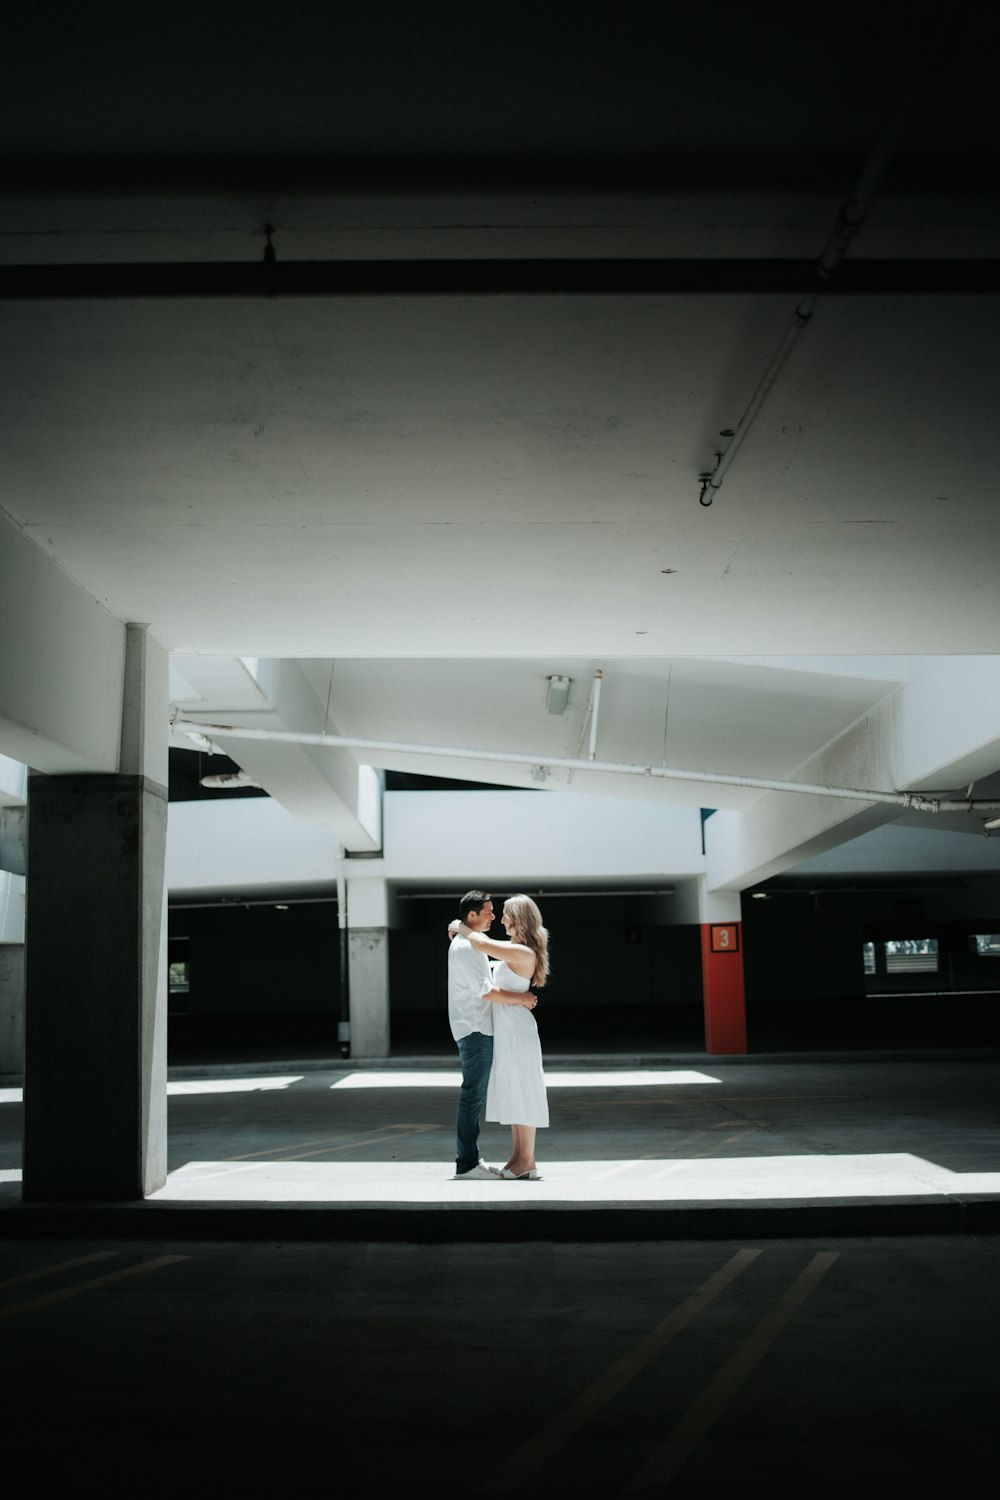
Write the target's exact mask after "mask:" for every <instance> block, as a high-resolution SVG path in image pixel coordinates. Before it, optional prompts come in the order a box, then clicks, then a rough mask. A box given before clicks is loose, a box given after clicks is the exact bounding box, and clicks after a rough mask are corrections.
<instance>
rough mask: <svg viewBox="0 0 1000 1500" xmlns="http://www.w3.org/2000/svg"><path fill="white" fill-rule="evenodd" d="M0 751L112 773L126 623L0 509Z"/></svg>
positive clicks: (59, 768) (57, 766)
mask: <svg viewBox="0 0 1000 1500" xmlns="http://www.w3.org/2000/svg"><path fill="white" fill-rule="evenodd" d="M0 641H2V642H3V651H2V652H0V755H3V756H7V757H12V758H13V759H15V760H17V761H21V762H23V763H24V764H25V765H28V766H31V767H32V769H34V770H36V771H46V772H48V773H49V774H51V775H54V774H57V773H59V772H74V771H116V770H117V769H118V760H119V749H120V745H119V740H120V733H121V703H122V681H123V674H124V663H125V626H124V625H123V624H122V622H121V621H120V620H116V619H115V618H114V616H113V615H110V614H109V613H108V612H107V610H106V609H104V608H103V606H102V605H101V604H99V603H98V602H97V600H96V599H92V598H91V597H90V595H89V594H87V593H86V592H85V591H84V590H83V589H81V588H80V587H79V586H78V585H77V584H75V583H74V582H73V580H72V579H71V578H70V577H68V575H67V574H66V573H64V572H63V571H62V569H61V568H58V567H57V566H56V565H55V563H53V562H52V561H51V559H50V558H48V557H46V556H45V554H44V553H43V552H41V551H39V549H38V548H37V547H36V546H35V545H34V544H33V543H32V542H29V541H27V540H26V539H25V538H24V537H23V536H22V535H21V533H20V532H19V531H17V530H16V529H15V528H14V527H13V526H11V524H10V523H9V522H8V521H6V520H4V518H3V517H2V516H0Z"/></svg>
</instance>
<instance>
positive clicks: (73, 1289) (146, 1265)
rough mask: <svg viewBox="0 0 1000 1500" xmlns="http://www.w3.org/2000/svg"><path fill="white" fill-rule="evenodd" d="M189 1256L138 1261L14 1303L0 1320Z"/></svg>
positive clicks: (2, 1312) (139, 1274)
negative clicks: (87, 1279)
mask: <svg viewBox="0 0 1000 1500" xmlns="http://www.w3.org/2000/svg"><path fill="white" fill-rule="evenodd" d="M190 1259H191V1257H190V1255H160V1256H158V1257H157V1258H156V1260H144V1261H140V1262H139V1264H138V1265H137V1266H127V1267H126V1268H125V1270H124V1271H109V1272H108V1274H107V1276H94V1277H92V1278H91V1279H90V1281H78V1282H77V1284H76V1285H75V1286H68V1287H63V1289H62V1290H61V1291H58V1292H46V1293H45V1295H44V1296H42V1297H33V1298H32V1299H31V1301H30V1302H15V1303H14V1304H13V1306H11V1307H5V1308H3V1309H2V1310H0V1319H4V1318H12V1317H13V1316H14V1314H15V1313H25V1312H34V1310H35V1309H36V1308H38V1307H47V1306H48V1305H49V1304H50V1303H51V1302H64V1301H65V1300H66V1298H67V1297H79V1296H80V1294H81V1293H82V1292H92V1291H94V1290H95V1289H96V1288H97V1287H99V1286H109V1285H110V1283H111V1282H112V1281H124V1279H125V1277H126V1276H141V1275H143V1273H144V1272H146V1271H156V1270H158V1269H159V1268H160V1266H172V1265H174V1264H175V1263H176V1262H177V1261H179V1260H190Z"/></svg>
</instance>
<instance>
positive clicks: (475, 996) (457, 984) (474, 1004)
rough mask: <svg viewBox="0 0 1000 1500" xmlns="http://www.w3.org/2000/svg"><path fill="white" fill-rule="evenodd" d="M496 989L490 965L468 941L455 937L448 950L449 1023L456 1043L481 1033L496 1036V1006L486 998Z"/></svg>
mask: <svg viewBox="0 0 1000 1500" xmlns="http://www.w3.org/2000/svg"><path fill="white" fill-rule="evenodd" d="M492 988H493V978H492V976H491V974H490V962H489V959H488V958H487V957H486V954H485V953H480V951H479V949H478V948H474V947H473V946H472V944H471V943H470V942H469V939H468V938H463V937H456V938H452V940H451V945H450V947H449V949H448V1020H449V1022H450V1023H451V1034H452V1036H453V1037H454V1038H455V1040H456V1042H457V1041H458V1040H459V1038H460V1037H463V1036H471V1035H472V1033H473V1032H474V1031H481V1032H482V1033H483V1035H484V1036H492V1035H493V1006H492V1005H491V1004H490V1002H489V1001H488V1000H484V999H483V996H484V995H485V994H486V991H487V990H491V989H492Z"/></svg>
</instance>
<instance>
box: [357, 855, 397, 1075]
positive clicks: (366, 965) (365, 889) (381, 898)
mask: <svg viewBox="0 0 1000 1500" xmlns="http://www.w3.org/2000/svg"><path fill="white" fill-rule="evenodd" d="M389 905H390V903H389V893H388V890H387V887H386V883H385V881H384V880H382V879H380V878H378V877H373V878H352V879H350V880H348V881H347V924H348V932H347V957H348V974H349V983H348V990H349V994H350V1014H351V1056H352V1057H388V1056H389V1045H390V1037H389Z"/></svg>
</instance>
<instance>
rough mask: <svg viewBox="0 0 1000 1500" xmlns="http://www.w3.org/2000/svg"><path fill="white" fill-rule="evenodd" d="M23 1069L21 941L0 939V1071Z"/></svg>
mask: <svg viewBox="0 0 1000 1500" xmlns="http://www.w3.org/2000/svg"><path fill="white" fill-rule="evenodd" d="M23 1069H24V944H23V943H0V1075H4V1076H7V1077H11V1078H18V1077H20V1076H21V1073H22V1071H23Z"/></svg>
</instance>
